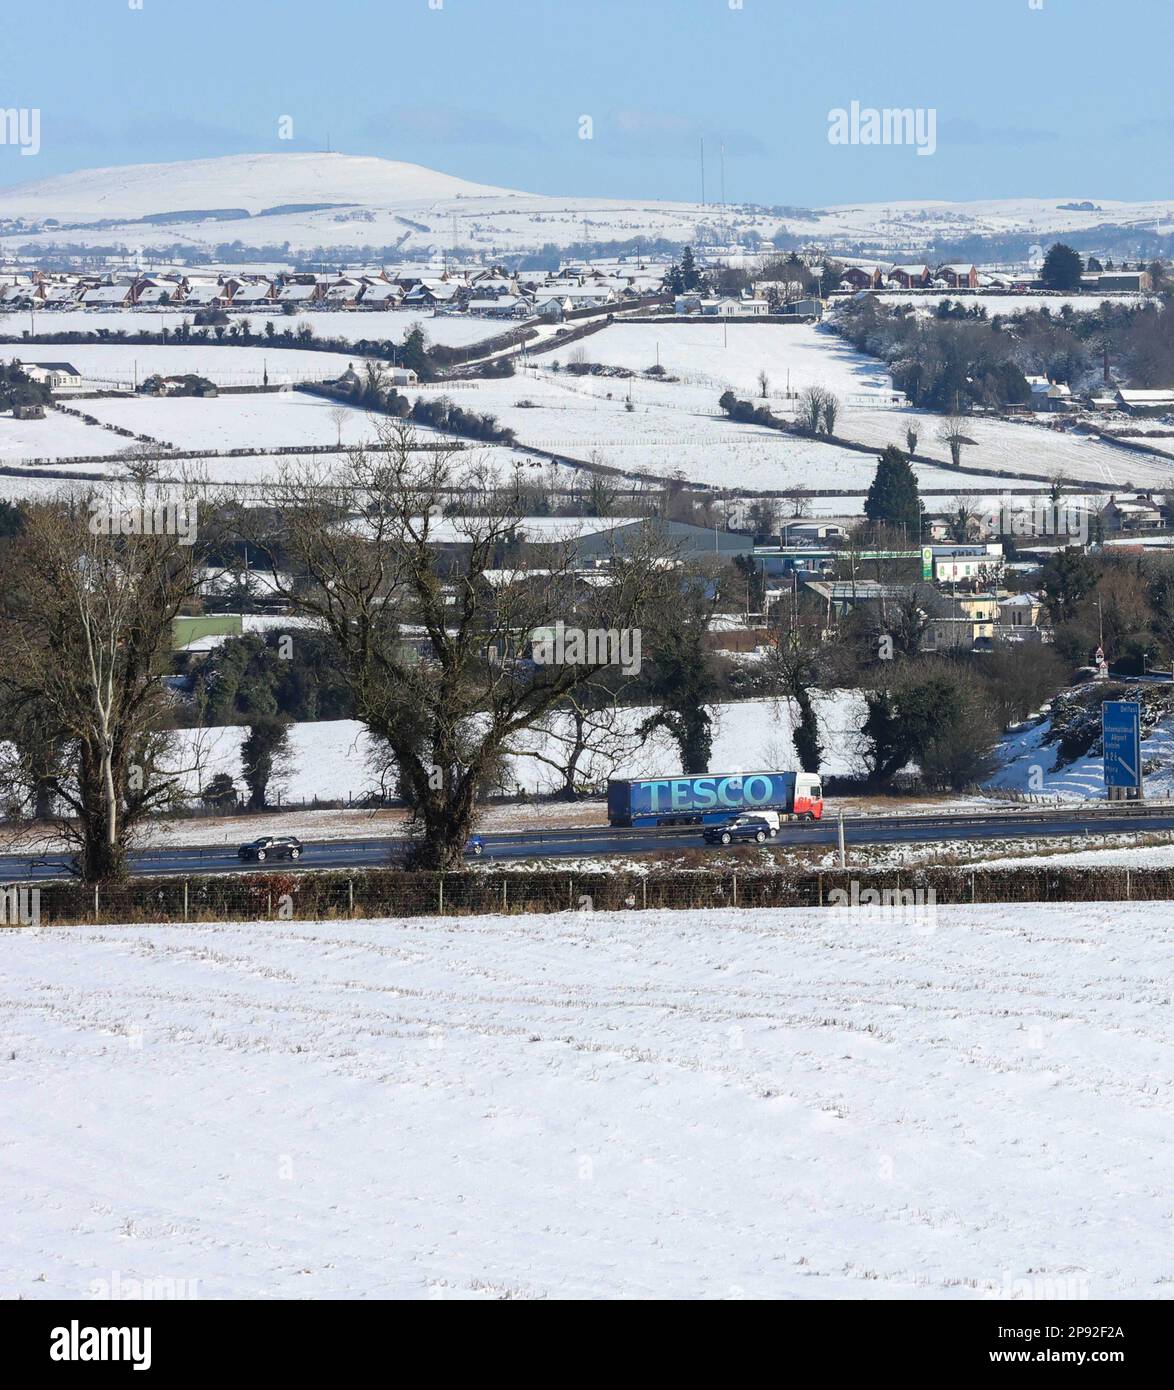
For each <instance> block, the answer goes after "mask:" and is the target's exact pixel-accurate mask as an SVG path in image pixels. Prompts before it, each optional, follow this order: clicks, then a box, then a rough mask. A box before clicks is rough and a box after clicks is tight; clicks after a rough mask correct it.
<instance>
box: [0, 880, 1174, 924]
mask: <svg viewBox="0 0 1174 1390" xmlns="http://www.w3.org/2000/svg"><path fill="white" fill-rule="evenodd" d="M1172 898H1174V868H1144V869H1135V868H1117V867H1113V868H1107V867H1097V868H1087V867H1085V868H1080V867H1073V866H1064V867H1059V866H1057V867H1047V866H1037V865H1031V866H1023V867H1016V868H1000V869H993V868H978V867H976V868H969V867H965V866H961V867H943V866H936V867H929V868H920V869H875V870H873V869H844V870H829V871H823V872H811V871H809V870H796V871H772V872H763V871H761V870H756V869H753V868H750V869H748V870H747V871H746V872H741V871H739V870H729V871H725V872H712V871H708V870H703V871H697V872H677V873H674V874H671V875H670V874H663V875H657V874H647V875H645V874H638V873H615V874H611V873H604V872H596V873H578V874H575V873H566V872H553V871H540V872H481V871H471V872H464V873H451V874H440V873H410V872H403V871H398V870H390V869H371V870H366V871H355V872H350V873H321V872H316V871H314V872H304V871H303V872H296V871H294V872H285V873H282V872H265V873H259V872H250V873H246V874H224V875H213V876H207V877H198V878H163V877H158V878H140V879H134V880H130V881H127V882H125V883H121V884H116V885H96V886H95V885H87V884H82V883H76V882H73V883H70V882H50V883H42V884H39V885H36V884H31V883H20V884H13V885H9V886H7V887H4V886H0V926H7V927H14V928H15V927H22V926H23V927H50V926H68V925H84V924H103V923H106V924H113V923H182V922H227V921H257V922H261V921H272V922H275V923H280V922H282V921H289V920H298V921H306V920H325V919H335V918H391V919H395V918H407V917H419V916H461V915H470V914H487V913H500V914H518V915H520V914H526V913H576V912H615V911H641V912H645V911H647V912H651V911H660V910H665V909H669V910H678V911H679V910H701V909H712V908H739V909H748V910H755V909H759V910H761V909H765V908H791V907H803V908H844V907H851V908H857V909H861V910H881V911H893V912H900V913H910V912H911V913H914V914H921V915H924V914H926V913H932V912H933V911H934V910H936V908H937V907H939V906H947V905H951V904H978V903H1049V902H1056V903H1066V902H1084V903H1087V902H1101V903H1110V904H1111V903H1120V902H1146V901H1160V900H1168V899H1172Z"/></svg>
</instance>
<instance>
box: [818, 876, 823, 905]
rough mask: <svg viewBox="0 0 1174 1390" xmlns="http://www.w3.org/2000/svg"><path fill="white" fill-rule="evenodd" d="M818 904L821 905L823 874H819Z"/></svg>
mask: <svg viewBox="0 0 1174 1390" xmlns="http://www.w3.org/2000/svg"><path fill="white" fill-rule="evenodd" d="M819 905H820V907H822V906H823V874H820V876H819Z"/></svg>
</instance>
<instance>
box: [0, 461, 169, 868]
mask: <svg viewBox="0 0 1174 1390" xmlns="http://www.w3.org/2000/svg"><path fill="white" fill-rule="evenodd" d="M147 497H148V494H147V491H146V489H145V488H140V489H139V490H138V491H137V492H136V491H132V492H130V493H129V494H122V495H116V494H99V493H91V494H88V495H87V496H85V497H83V498H81V499H76V500H73V501H55V502H49V503H43V504H39V505H37V506H34V507H31V508H30V509H29V510H28V514H27V520H26V522H25V525H24V528H23V530H22V532H21V534H20V535H19V536H18V537H17V538H16V539H15V540H14V542H13V543H12V546H11V549H10V551H9V556H8V565H7V567H6V572H5V578H4V584H3V586H2V588H0V643H2V645H3V649H4V651H5V652H6V654H7V662H6V671H5V681H4V685H5V691H4V694H5V703H6V705H7V707H8V708H9V709H10V711H12V714H13V717H14V718H16V719H18V720H26V721H30V722H31V724H32V725H33V726H34V727H36V728H38V729H39V730H40V731H41V735H42V737H43V739H44V747H45V749H51V750H52V756H51V757H48V756H39V755H37V754H36V750H30V749H29V748H28V747H27V746H26V748H25V750H24V753H23V756H22V752H21V749H20V746H19V743H18V744H17V746H16V749H15V752H14V753H13V754H11V756H10V762H9V766H8V768H7V772H8V776H9V778H10V779H12V780H14V781H16V782H18V783H20V784H21V785H23V786H24V787H26V788H27V789H29V790H30V792H31V793H34V794H36V793H39V794H40V795H41V796H42V797H45V796H48V797H49V798H50V800H51V801H52V802H53V803H55V804H61V805H63V806H64V807H65V808H67V809H68V812H69V813H70V814H69V816H68V817H67V818H66V819H65V820H64V821H63V822H62V824H61V826H60V829H61V832H62V833H63V834H64V836H65V837H66V838H67V840H68V841H69V842H71V843H72V844H74V845H75V847H76V850H77V854H76V865H77V869H78V872H79V873H80V874H81V876H82V877H83V878H84V879H85V880H86V881H87V882H98V881H105V880H109V879H115V878H118V877H120V876H121V875H123V874H124V873H125V871H126V853H127V849H128V846H129V844H130V839H131V834H132V832H133V830H134V828H135V827H136V826H137V825H138V824H139V822H141V821H142V819H143V818H144V817H145V816H146V815H147V814H149V813H150V812H152V811H155V810H158V809H160V808H161V807H163V806H164V805H166V804H167V803H168V802H169V801H170V800H171V799H173V798H174V797H175V796H176V795H178V793H179V790H180V776H179V770H178V769H176V768H175V767H174V765H173V764H169V758H168V754H169V750H170V743H171V736H170V735H169V734H168V733H167V732H165V730H166V729H167V726H168V723H169V702H168V696H167V691H166V689H165V688H164V686H163V684H162V681H161V677H162V676H163V675H164V674H165V673H166V672H167V671H168V670H169V668H170V657H171V651H172V620H173V618H175V616H176V615H177V614H178V613H179V611H180V609H181V608H182V606H183V605H184V604H185V603H186V602H187V601H188V600H190V599H191V598H192V597H193V595H194V594H195V591H196V570H195V553H196V549H195V546H194V545H193V544H192V543H191V540H192V537H191V536H189V535H187V534H185V532H184V531H181V530H180V529H179V527H178V526H173V527H170V528H169V527H167V525H166V524H164V526H163V527H162V528H160V527H158V525H157V524H156V523H157V522H158V521H159V520H160V518H162V519H163V520H164V522H165V523H166V515H165V513H163V512H162V510H161V508H162V505H163V504H156V505H154V506H153V505H152V504H151V503H150V502H148V500H147ZM147 517H150V518H151V524H150V528H149V531H148V526H147V524H146V522H145V518H147ZM96 522H97V524H95V523H96ZM114 523H117V524H114Z"/></svg>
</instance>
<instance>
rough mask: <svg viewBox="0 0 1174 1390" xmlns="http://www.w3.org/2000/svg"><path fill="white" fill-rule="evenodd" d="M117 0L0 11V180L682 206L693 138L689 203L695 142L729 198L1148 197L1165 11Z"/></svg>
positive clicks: (915, 2)
mask: <svg viewBox="0 0 1174 1390" xmlns="http://www.w3.org/2000/svg"><path fill="white" fill-rule="evenodd" d="M135 3H138V0H41V3H39V4H37V5H21V6H19V7H17V6H15V5H10V6H7V7H6V10H7V11H8V13H6V15H5V42H4V45H3V51H2V52H0V107H3V108H10V107H18V108H25V107H29V108H38V109H39V110H40V111H41V151H40V153H39V154H38V155H37V156H36V157H35V158H29V157H26V156H22V155H21V154H20V152H19V149H18V148H15V147H13V146H4V145H0V186H2V185H5V184H13V183H18V182H24V181H27V180H31V179H39V178H44V177H48V176H49V175H52V174H57V173H63V172H66V171H68V170H71V169H79V168H87V167H93V166H95V165H112V164H132V163H142V162H148V161H156V160H170V159H189V158H198V157H206V156H212V155H218V154H236V153H242V152H246V151H256V150H275V151H280V150H290V149H321V148H325V146H326V142H327V140H329V142H330V146H331V148H333V149H336V150H343V151H345V152H347V153H354V154H376V155H382V156H385V157H387V158H391V159H405V160H411V161H413V162H415V163H420V164H426V165H429V166H431V167H433V168H437V169H442V170H444V171H446V172H449V173H453V174H458V175H460V176H462V177H465V178H469V179H474V180H477V181H480V182H485V183H494V184H500V185H504V186H508V187H513V188H521V189H526V190H532V191H534V192H539V193H568V194H598V195H601V196H614V197H625V196H642V197H661V198H686V199H696V198H698V197H699V194H700V188H699V181H700V175H699V169H698V145H699V140H700V139H701V138H702V137H704V139H705V143H706V150H707V154H708V156H709V158H708V160H707V164H708V169H707V188H706V192H707V195H708V196H709V198H710V199H713V198H715V197H716V196H717V192H718V158H717V155H718V147H719V145H720V144H721V143H724V144H725V148H726V160H725V173H726V196H727V198H728V199H729V200H730V201H737V200H742V199H746V200H753V201H756V202H761V203H780V204H821V203H834V202H853V201H857V200H860V201H885V200H897V199H900V198H984V197H1019V196H1039V197H1049V198H1050V197H1052V196H1057V195H1066V196H1078V197H1098V198H1144V197H1171V196H1174V180H1172V179H1171V177H1170V159H1169V149H1170V145H1171V139H1172V137H1174V97H1172V95H1171V83H1170V79H1169V65H1170V54H1171V49H1172V44H1171V40H1172V39H1174V5H1172V4H1171V0H1118V2H1117V3H1116V4H1113V5H1106V4H1104V3H1103V0H1042V7H1041V8H1038V9H1033V8H1032V7H1031V3H1030V0H979V2H978V3H976V2H975V0H970V2H969V3H967V2H966V0H900V3H896V4H893V3H886V2H885V0H818V2H817V0H741V5H740V7H739V4H738V0H588V3H581V4H575V3H572V2H571V0H431V3H430V0H329V3H322V0H317V3H310V0H141V4H142V8H141V9H133V8H131V5H132V4H135ZM438 3H439V8H437V7H436V6H437V5H438ZM1037 3H1040V0H1037ZM26 55H33V59H32V61H28V60H26ZM853 100H856V101H859V102H861V103H862V104H863V105H865V106H876V107H883V106H902V107H923V108H933V109H934V110H936V112H937V123H938V149H937V153H936V154H934V155H933V156H932V157H928V158H927V157H919V156H918V155H917V153H916V151H915V150H914V149H911V148H908V147H904V148H902V147H888V148H885V147H876V146H868V147H865V146H832V145H829V143H828V140H827V130H828V113H829V111H830V110H831V109H832V108H834V107H847V106H848V105H849V103H850V102H851V101H853ZM283 115H285V116H291V117H292V118H293V129H294V134H295V138H294V140H293V141H282V140H279V139H278V138H277V133H278V120H279V117H281V116H283ZM584 115H588V116H590V117H591V118H592V121H593V126H594V134H593V138H592V139H591V140H582V139H580V138H579V129H580V126H579V122H580V117H582V116H584ZM2 212H3V199H2V196H0V214H2Z"/></svg>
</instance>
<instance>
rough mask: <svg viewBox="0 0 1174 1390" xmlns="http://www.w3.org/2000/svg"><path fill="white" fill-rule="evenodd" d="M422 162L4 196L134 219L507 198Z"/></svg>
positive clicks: (90, 180) (180, 168)
mask: <svg viewBox="0 0 1174 1390" xmlns="http://www.w3.org/2000/svg"><path fill="white" fill-rule="evenodd" d="M514 196H517V195H516V194H512V193H511V192H510V191H509V190H508V189H504V188H491V187H489V186H488V185H487V184H479V183H468V182H466V181H465V180H464V179H458V178H453V177H452V175H450V174H439V173H437V172H436V171H435V170H433V169H425V168H422V167H421V166H420V165H419V164H401V163H398V162H396V161H394V160H390V159H374V158H367V157H365V156H361V155H346V154H241V155H229V156H227V157H225V158H222V159H192V160H184V161H181V162H179V163H175V164H132V165H128V166H126V167H123V168H112V169H87V170H82V171H80V172H78V173H74V174H62V175H59V176H58V177H57V178H51V179H43V180H40V181H39V182H35V183H24V184H19V185H18V186H16V187H15V188H12V189H10V190H9V191H7V192H6V193H4V194H3V195H2V196H0V212H2V215H3V216H5V217H9V218H16V217H22V218H26V219H28V220H30V221H33V220H36V221H41V220H43V219H45V218H49V217H53V218H56V219H57V220H58V221H59V222H95V221H98V220H99V219H101V220H115V221H119V222H129V221H133V220H134V219H136V218H139V217H150V216H154V215H157V214H159V213H165V212H203V211H210V210H213V209H221V208H224V209H227V208H242V209H244V210H245V211H246V212H248V213H250V214H251V215H253V216H257V215H258V214H260V213H262V212H264V211H265V210H266V209H267V208H271V207H279V206H283V205H288V204H291V203H292V204H299V203H303V204H304V203H333V204H336V205H339V206H342V205H347V204H361V205H363V206H366V207H388V208H394V207H398V206H401V205H404V206H407V205H416V204H419V203H428V202H433V201H435V200H436V199H438V198H485V197H489V198H509V197H514Z"/></svg>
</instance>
